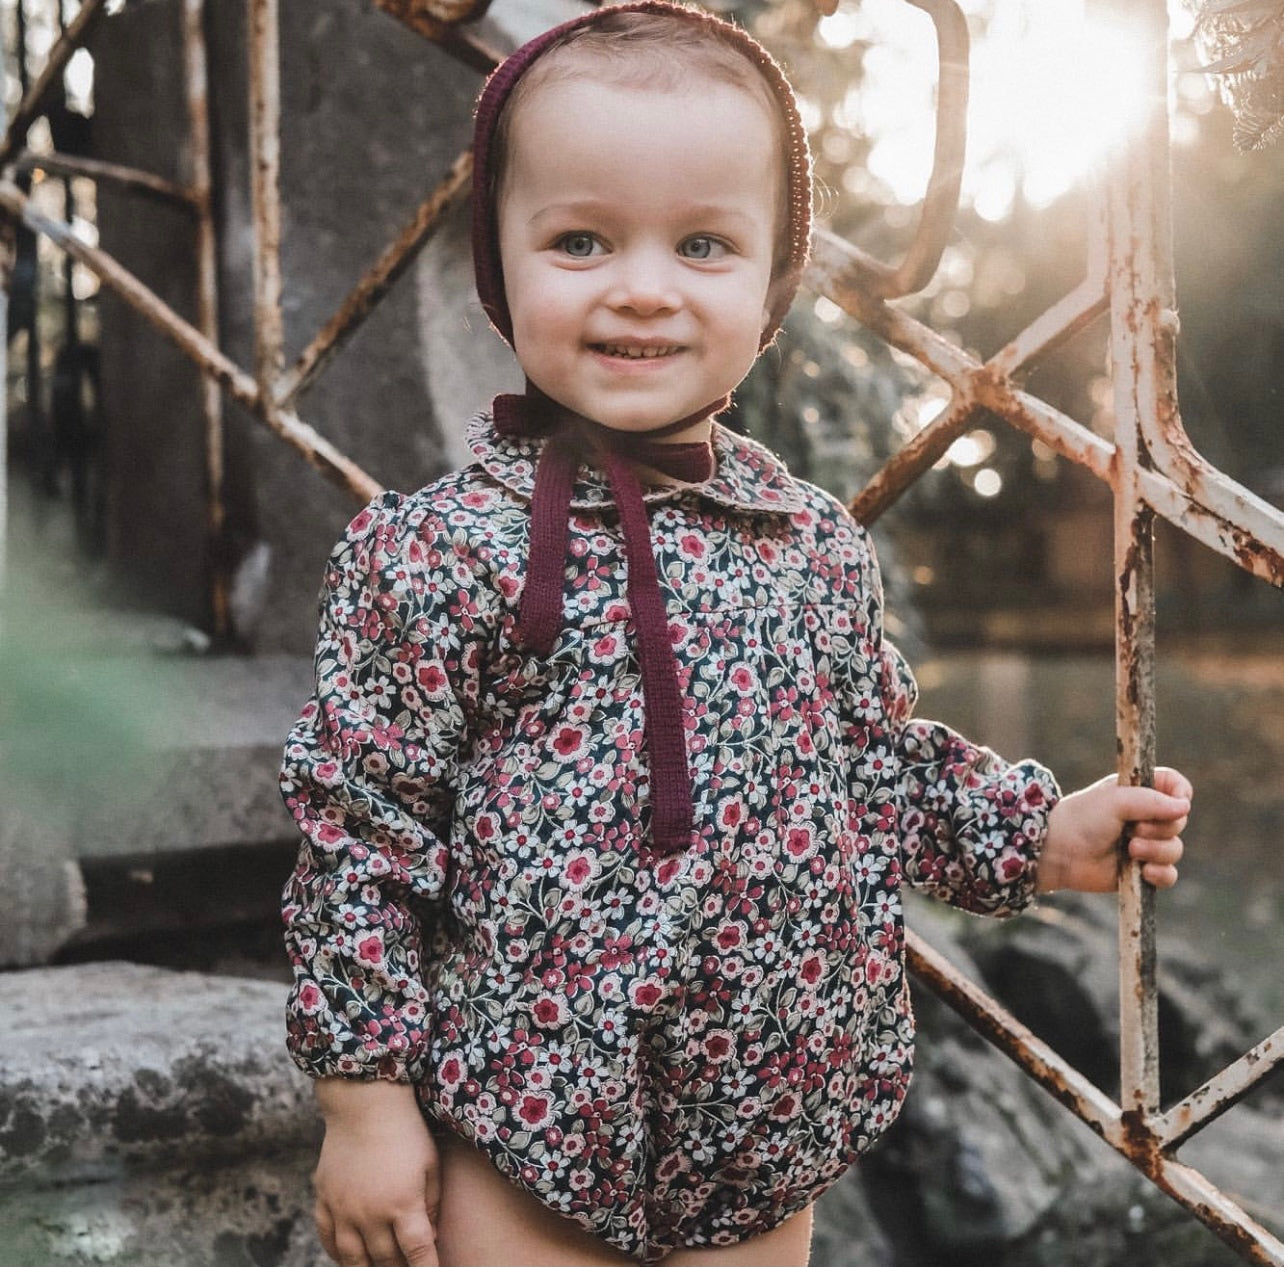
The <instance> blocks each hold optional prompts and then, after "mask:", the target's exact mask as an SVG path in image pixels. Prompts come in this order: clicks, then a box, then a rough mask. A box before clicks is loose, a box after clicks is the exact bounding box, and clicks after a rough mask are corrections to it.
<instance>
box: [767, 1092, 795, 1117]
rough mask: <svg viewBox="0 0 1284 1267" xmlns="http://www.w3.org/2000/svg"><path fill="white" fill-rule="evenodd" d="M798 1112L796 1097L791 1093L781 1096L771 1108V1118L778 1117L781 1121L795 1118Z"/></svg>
mask: <svg viewBox="0 0 1284 1267" xmlns="http://www.w3.org/2000/svg"><path fill="white" fill-rule="evenodd" d="M797 1112H798V1097H797V1096H796V1095H794V1094H793V1093H792V1092H790V1093H787V1094H785V1095H782V1096H781V1097H780V1099H779V1100H777V1101H776V1102H775V1104H773V1105H772V1106H771V1116H772V1117H778V1118H780V1119H781V1120H782V1121H784V1120H786V1119H788V1118H791V1117H793V1116H795V1114H797Z"/></svg>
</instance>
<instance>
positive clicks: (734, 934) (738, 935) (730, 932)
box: [716, 923, 745, 950]
mask: <svg viewBox="0 0 1284 1267" xmlns="http://www.w3.org/2000/svg"><path fill="white" fill-rule="evenodd" d="M744 939H745V930H744V926H743V925H742V924H737V923H732V924H724V925H723V926H722V927H721V928H720V929H719V930H718V936H717V938H716V941H717V943H718V946H719V948H720V949H722V950H734V949H735V948H736V947H737V946H739V945H741V944H742V943H743V942H744Z"/></svg>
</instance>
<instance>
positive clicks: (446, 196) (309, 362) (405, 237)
mask: <svg viewBox="0 0 1284 1267" xmlns="http://www.w3.org/2000/svg"><path fill="white" fill-rule="evenodd" d="M472 172H473V156H472V153H471V152H466V153H464V154H461V155H460V156H459V157H458V158H457V159H456V160H455V162H454V164H453V166H452V167H451V169H450V174H449V175H448V176H447V177H446V179H445V180H444V181H442V182H441V184H439V185H438V186H437V187H436V189H434V190H433V191H432V192H431V193H430V194H429V195H428V197H427V198H425V199H424V201H423V202H422V203H420V204H419V207H418V208H417V209H416V211H415V214H414V216H413V217H412V218H411V220H410V223H409V224H407V225H406V227H405V228H404V229H403V230H402V231H401V232H400V233H399V234H398V235H397V238H396V240H395V241H393V242H392V243H391V244H390V245H389V246H388V248H387V249H386V250H385V251H384V252H383V254H382V255H380V257H379V258H378V259H377V260H376V261H375V263H374V265H373V266H372V267H371V268H370V270H369V272H367V273H366V275H365V276H364V277H363V278H362V279H361V280H360V281H359V282H358V283H357V284H356V286H354V287H353V288H352V290H351V291H350V292H349V294H348V297H347V298H346V299H345V300H344V301H343V303H341V304H340V305H339V307H338V309H337V310H336V311H335V313H334V315H333V316H332V317H331V318H330V320H329V321H327V322H326V324H325V325H324V326H323V327H322V328H321V330H320V331H319V332H318V333H317V335H316V337H315V338H314V339H313V340H312V342H311V343H309V344H308V346H307V347H306V348H305V349H304V350H303V352H302V354H301V355H300V356H299V359H298V360H297V361H296V362H295V364H294V365H293V367H292V368H291V369H290V370H289V371H288V372H287V373H286V374H284V375H283V376H282V377H281V379H280V380H279V382H278V383H277V385H276V388H275V392H274V395H275V397H276V402H277V404H278V405H282V406H286V405H289V404H290V403H291V402H292V401H293V400H294V399H295V398H296V397H297V396H298V395H299V393H300V392H302V391H303V390H304V389H305V388H306V387H307V386H308V384H309V383H311V382H312V380H313V379H314V378H316V376H317V375H318V374H320V373H321V371H322V370H323V369H324V368H325V366H326V364H327V363H328V362H329V360H330V358H331V357H332V356H333V355H334V354H335V353H336V352H337V351H338V350H339V348H340V347H342V345H343V344H344V342H346V340H347V339H348V338H349V337H351V335H352V334H353V333H355V332H356V330H357V329H358V328H359V327H360V325H361V323H362V322H363V321H365V319H366V318H367V317H368V316H369V315H370V314H371V313H372V312H373V311H374V310H375V308H376V307H377V306H378V304H379V301H380V300H381V299H383V297H384V296H385V295H386V294H387V293H388V291H389V290H391V289H392V286H393V284H394V283H395V282H396V280H397V278H398V277H400V276H401V275H402V273H403V272H405V270H406V269H407V268H408V267H409V266H410V264H411V263H412V262H413V261H414V259H415V257H416V256H417V255H418V254H419V252H420V251H421V250H422V249H423V247H424V246H425V245H426V244H427V242H428V240H429V239H430V238H431V237H432V235H433V233H434V231H435V230H436V229H437V226H438V225H439V224H440V223H441V218H442V216H443V215H444V214H445V211H446V209H447V208H448V207H449V206H450V205H451V203H452V202H454V201H455V200H456V199H458V198H460V197H462V196H463V195H464V194H465V193H466V192H467V190H468V188H469V183H470V181H471V180H472Z"/></svg>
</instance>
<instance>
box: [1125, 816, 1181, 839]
mask: <svg viewBox="0 0 1284 1267" xmlns="http://www.w3.org/2000/svg"><path fill="white" fill-rule="evenodd" d="M1189 822H1190V816H1189V815H1188V814H1183V815H1182V816H1181V817H1180V818H1164V819H1154V818H1143V819H1142V820H1141V821H1140V822H1136V823H1133V824H1132V833H1131V834H1132V837H1133V839H1134V840H1175V839H1176V838H1177V837H1178V836H1180V835H1181V834H1182V832H1184V831H1185V830H1186V824H1187V823H1189Z"/></svg>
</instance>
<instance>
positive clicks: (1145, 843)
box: [1128, 836, 1184, 889]
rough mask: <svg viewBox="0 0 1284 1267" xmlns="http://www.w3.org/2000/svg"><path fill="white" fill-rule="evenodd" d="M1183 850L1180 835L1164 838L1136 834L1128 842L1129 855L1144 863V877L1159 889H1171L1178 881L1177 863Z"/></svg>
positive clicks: (1142, 871) (1142, 872)
mask: <svg viewBox="0 0 1284 1267" xmlns="http://www.w3.org/2000/svg"><path fill="white" fill-rule="evenodd" d="M1183 850H1184V846H1183V844H1182V842H1181V837H1180V836H1170V837H1166V838H1163V839H1154V838H1144V837H1140V836H1134V837H1133V838H1132V839H1131V840H1130V841H1129V842H1128V856H1129V857H1130V858H1131V859H1132V860H1133V861H1134V862H1140V863H1141V864H1142V866H1141V875H1142V879H1144V880H1145V881H1146V883H1147V884H1152V885H1154V886H1155V888H1157V889H1171V888H1172V887H1173V885H1174V884H1176V883H1177V864H1178V863H1179V862H1180V861H1181V856H1182V852H1183Z"/></svg>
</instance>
